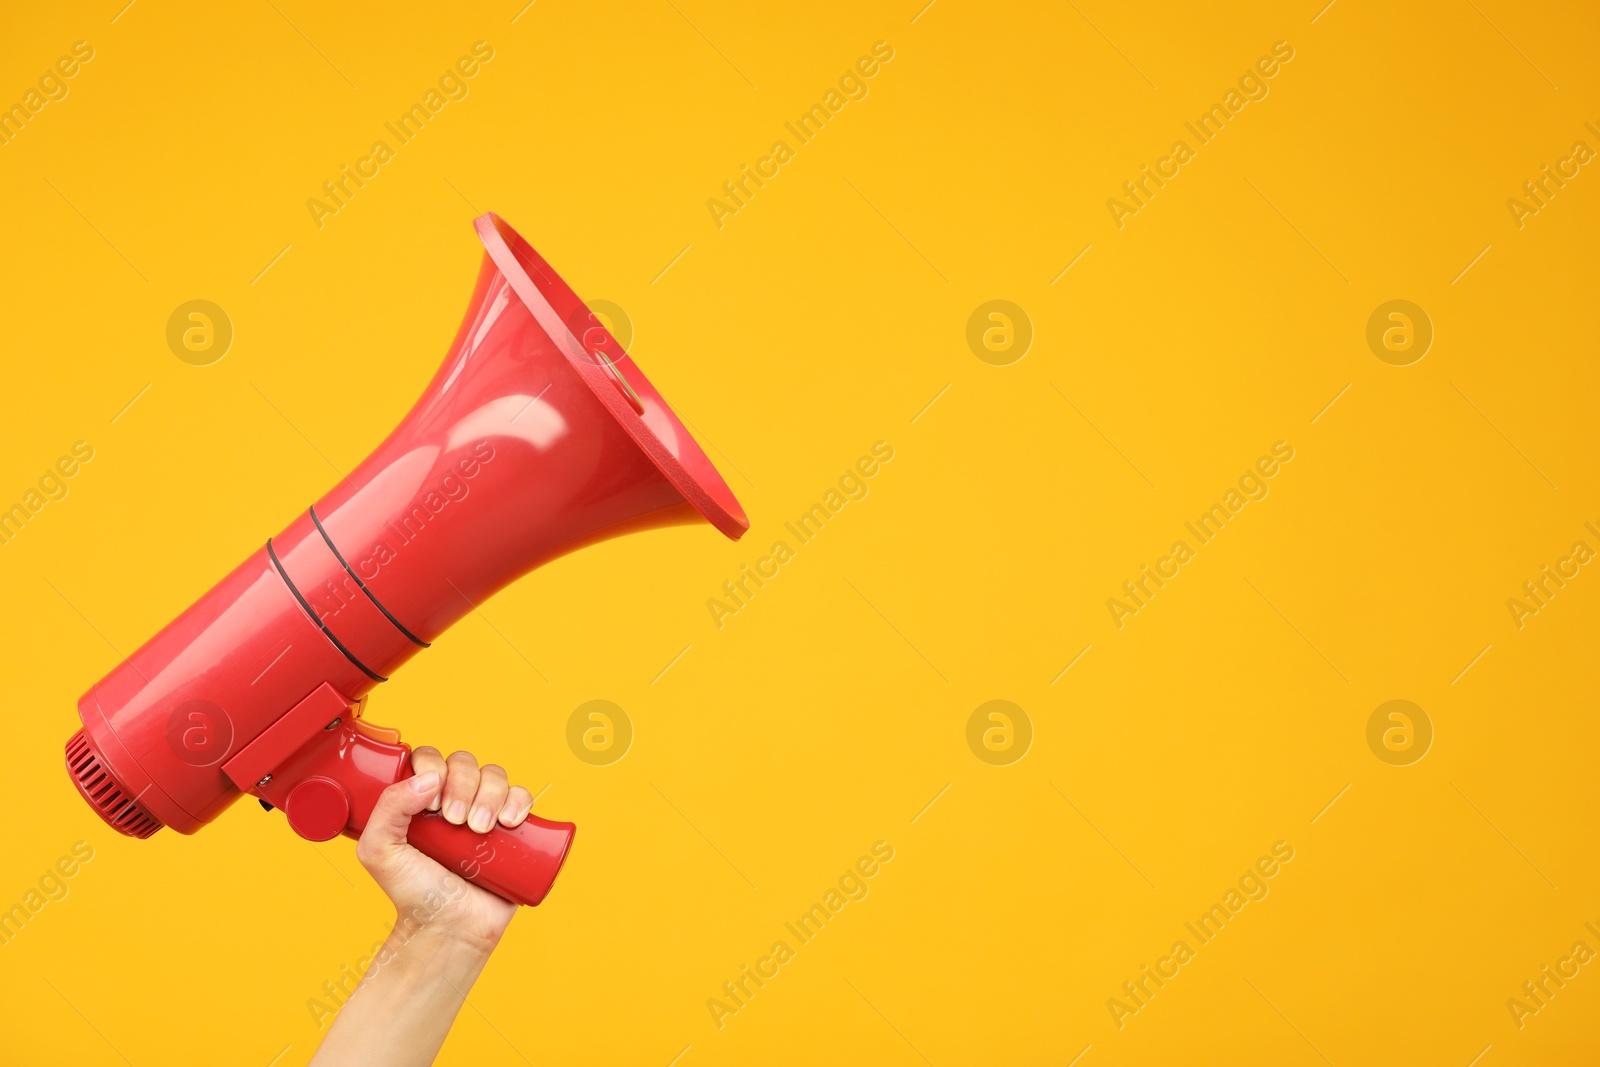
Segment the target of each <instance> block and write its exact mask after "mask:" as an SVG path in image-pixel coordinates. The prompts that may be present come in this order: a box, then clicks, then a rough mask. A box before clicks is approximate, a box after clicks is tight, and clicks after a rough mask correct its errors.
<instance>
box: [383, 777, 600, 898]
mask: <svg viewBox="0 0 1600 1067" xmlns="http://www.w3.org/2000/svg"><path fill="white" fill-rule="evenodd" d="M405 777H407V778H409V777H411V772H410V764H409V761H408V762H407V768H406V775H405ZM576 830H577V827H575V826H574V825H573V824H572V823H570V822H551V821H550V820H548V819H541V818H539V816H537V815H529V816H528V817H527V818H526V819H525V820H523V822H522V823H521V824H520V825H518V826H515V827H510V828H508V827H504V826H501V825H499V824H498V823H496V824H495V825H494V826H493V827H491V828H490V830H489V831H488V832H487V833H482V834H480V833H478V832H477V831H476V830H474V829H472V828H471V827H469V826H457V825H455V824H454V823H451V822H447V821H446V820H445V818H444V816H442V815H440V814H439V813H438V812H433V811H425V812H423V813H422V814H420V815H417V816H415V817H413V818H412V820H411V827H410V829H409V830H408V831H407V834H406V838H407V840H408V841H410V842H411V844H412V846H413V847H415V848H416V849H417V850H418V851H419V852H421V853H422V854H423V855H424V856H427V857H428V858H429V859H431V860H433V861H434V862H436V863H438V864H439V865H440V866H442V867H444V868H446V869H447V870H450V871H453V872H454V873H456V874H459V875H460V876H461V877H463V878H465V879H466V880H467V881H469V882H471V883H472V884H473V885H476V886H480V887H481V888H483V889H487V890H488V891H489V892H491V893H493V894H495V895H496V896H501V897H504V898H505V899H507V900H509V901H511V902H512V903H513V904H522V905H525V906H527V907H532V906H533V905H535V904H538V903H539V902H540V901H542V900H544V898H545V894H546V893H548V892H550V886H551V884H552V883H554V882H555V879H556V874H557V872H559V871H560V870H561V864H562V861H564V860H565V859H566V856H567V849H568V848H569V847H571V845H572V837H573V834H574V833H575V832H576Z"/></svg>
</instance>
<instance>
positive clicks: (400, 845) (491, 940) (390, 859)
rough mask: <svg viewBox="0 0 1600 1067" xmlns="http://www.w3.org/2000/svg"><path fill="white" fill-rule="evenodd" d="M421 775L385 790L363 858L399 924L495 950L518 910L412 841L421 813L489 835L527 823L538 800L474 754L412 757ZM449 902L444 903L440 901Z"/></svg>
mask: <svg viewBox="0 0 1600 1067" xmlns="http://www.w3.org/2000/svg"><path fill="white" fill-rule="evenodd" d="M411 767H412V769H413V770H414V771H415V772H416V774H415V776H414V777H411V778H408V779H406V780H405V781H403V782H396V783H395V784H394V785H391V786H390V787H389V788H387V789H385V790H384V791H383V794H382V795H381V796H380V797H379V798H378V803H377V805H376V806H375V807H374V808H373V809H372V816H371V817H370V818H369V819H368V820H367V828H366V830H365V831H363V832H362V834H361V841H360V843H359V844H358V845H357V846H356V858H357V859H359V860H360V861H361V865H362V866H363V867H365V868H366V869H367V872H368V873H369V874H371V875H372V878H373V881H375V882H377V883H378V886H379V888H381V889H382V890H383V891H384V892H385V893H386V894H388V897H389V899H390V900H392V901H393V902H394V906H395V911H396V912H397V918H396V922H397V924H399V925H398V926H397V929H398V928H399V926H404V925H406V924H407V923H408V922H409V923H412V924H420V927H421V928H422V929H424V930H426V931H428V932H429V933H430V934H432V935H435V936H439V937H444V938H453V939H456V940H460V941H463V942H466V943H467V944H469V945H471V946H475V947H481V948H483V949H484V950H485V951H488V950H490V949H493V948H494V946H495V945H496V944H497V943H498V942H499V940H500V935H501V934H503V933H504V932H505V929H506V926H507V924H509V923H510V922H511V919H512V917H513V916H515V915H516V913H517V906H516V905H515V904H512V903H510V902H509V901H506V900H503V899H501V898H500V897H497V896H495V895H494V894H493V893H490V892H488V891H487V890H483V889H479V888H478V887H477V886H475V885H473V884H472V883H470V882H468V881H467V880H466V879H464V878H462V877H461V876H460V875H458V874H456V873H455V872H454V871H451V870H449V869H447V868H445V867H442V866H440V865H439V864H438V863H436V862H434V861H433V860H431V859H429V858H428V857H427V856H424V855H423V854H422V853H421V852H418V851H417V850H416V849H415V848H412V847H411V846H410V845H409V844H407V843H406V830H407V829H408V828H409V827H410V825H411V819H412V817H413V816H414V815H416V814H418V813H419V812H421V811H423V810H428V811H438V812H440V813H441V815H442V816H443V818H444V819H445V820H446V821H447V822H451V823H454V824H455V825H457V826H460V825H462V824H465V825H467V826H468V827H471V828H472V829H473V830H475V831H476V832H478V833H480V834H484V833H488V832H489V830H491V829H492V828H493V827H494V826H495V825H496V824H497V823H498V824H499V825H501V826H504V827H507V828H510V827H515V826H520V825H522V822H523V820H525V819H527V817H528V811H529V810H530V809H531V808H532V807H533V796H532V794H530V793H529V792H528V791H527V790H526V789H524V788H523V787H522V786H520V785H517V786H513V785H511V784H510V782H509V781H508V780H507V778H506V772H505V769H504V768H503V767H498V766H496V765H495V764H493V763H486V764H484V765H483V766H482V767H480V766H478V761H477V759H475V758H474V757H473V755H472V753H470V752H456V753H453V754H451V756H450V758H449V759H446V758H445V757H444V756H443V755H441V754H440V753H439V750H438V749H436V748H427V747H423V748H419V749H417V750H416V751H415V752H413V753H412V754H411ZM441 898H442V899H441Z"/></svg>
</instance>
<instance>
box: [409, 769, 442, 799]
mask: <svg viewBox="0 0 1600 1067" xmlns="http://www.w3.org/2000/svg"><path fill="white" fill-rule="evenodd" d="M437 788H439V772H438V771H429V772H428V773H427V774H419V775H417V776H416V777H415V778H413V779H411V789H412V791H413V792H417V793H431V792H433V791H434V790H435V789H437ZM434 803H435V804H437V803H438V801H434Z"/></svg>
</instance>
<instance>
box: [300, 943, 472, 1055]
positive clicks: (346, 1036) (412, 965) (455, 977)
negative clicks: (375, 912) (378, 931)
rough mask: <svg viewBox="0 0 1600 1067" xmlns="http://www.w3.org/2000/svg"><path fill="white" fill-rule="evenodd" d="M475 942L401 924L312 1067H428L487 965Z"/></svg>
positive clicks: (345, 1010)
mask: <svg viewBox="0 0 1600 1067" xmlns="http://www.w3.org/2000/svg"><path fill="white" fill-rule="evenodd" d="M492 948H493V946H492V945H475V944H470V943H468V942H464V941H462V940H459V939H456V938H451V937H447V936H441V935H436V934H434V933H432V932H430V931H428V930H423V931H420V932H416V933H415V934H414V935H413V936H410V937H407V936H406V935H405V934H404V933H402V931H401V929H400V928H399V927H396V929H395V931H394V932H393V933H391V934H390V935H389V938H388V940H387V941H385V942H384V945H383V949H382V950H381V951H380V952H379V953H378V955H377V957H376V958H375V959H374V960H373V962H372V966H371V967H369V968H368V969H367V973H366V976H365V977H364V978H363V979H362V981H361V985H360V986H358V987H357V988H356V991H355V993H354V994H352V995H351V997H350V999H349V1000H348V1001H347V1002H346V1003H345V1005H344V1008H343V1009H342V1010H341V1011H340V1012H339V1017H338V1018H337V1019H335V1020H334V1023H333V1026H332V1027H331V1028H330V1029H329V1031H328V1036H327V1037H326V1038H324V1039H323V1042H322V1047H321V1048H320V1049H318V1050H317V1054H316V1056H315V1057H313V1058H312V1061H311V1064H312V1067H426V1065H427V1064H431V1063H432V1062H433V1060H434V1057H435V1056H436V1055H438V1052H439V1047H440V1046H441V1045H443V1044H444V1039H445V1035H446V1034H448V1033H449V1031H450V1024H451V1023H452V1022H453V1021H454V1020H455V1017H456V1014H457V1012H459V1011H460V1010H461V1005H462V1003H463V1002H464V1001H465V999H466V995H467V991H468V990H469V989H471V988H472V983H473V982H475V981H477V979H478V975H479V974H480V973H481V972H482V971H483V968H484V965H485V964H486V963H487V962H488V960H489V952H490V950H491V949H492Z"/></svg>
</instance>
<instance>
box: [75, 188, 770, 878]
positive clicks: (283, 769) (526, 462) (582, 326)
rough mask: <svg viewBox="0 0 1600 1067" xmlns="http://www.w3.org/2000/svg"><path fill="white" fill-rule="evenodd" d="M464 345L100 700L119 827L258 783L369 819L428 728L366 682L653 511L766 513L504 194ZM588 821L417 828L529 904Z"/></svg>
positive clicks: (173, 819) (450, 856)
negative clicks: (567, 556) (504, 212)
mask: <svg viewBox="0 0 1600 1067" xmlns="http://www.w3.org/2000/svg"><path fill="white" fill-rule="evenodd" d="M475 226H476V229H477V232H478V235H479V237H480V238H481V239H482V241H483V243H484V246H485V253H486V254H485V257H484V261H483V266H482V269H481V271H480V272H479V276H478V281H477V286H476V289H475V291H474V293H473V296H472V301H471V303H470V305H469V306H468V310H467V314H466V317H465V318H464V320H463V322H462V325H461V329H460V331H459V333H458V334H457V336H456V339H455V342H454V344H453V345H452V347H451V349H450V352H449V355H448V356H447V357H446V359H445V361H444V364H443V366H442V367H440V369H439V371H438V373H437V374H436V375H435V377H434V379H433V381H432V382H431V383H430V384H429V386H428V388H427V390H426V391H425V392H424V393H423V395H422V398H421V399H420V400H419V401H418V402H417V404H416V405H415V407H413V408H412V410H411V412H410V413H409V414H408V415H407V416H406V417H405V419H404V420H403V421H402V422H401V423H400V425H399V426H398V427H397V428H396V429H395V430H394V432H393V433H391V434H390V435H389V437H388V439H387V440H385V441H384V442H383V443H382V444H381V445H380V446H379V447H378V448H377V450H376V451H374V452H373V453H372V454H371V455H370V456H369V457H368V458H367V459H366V460H365V461H363V462H362V463H361V465H360V466H359V467H357V468H356V469H355V470H354V471H352V472H351V473H350V474H349V475H348V476H346V477H344V478H342V479H341V480H340V482H339V483H338V484H337V485H335V486H334V488H333V489H332V490H330V491H329V492H328V493H327V495H325V496H324V497H323V498H322V499H321V500H319V501H317V502H316V504H314V505H312V506H311V507H310V508H308V509H307V511H306V512H305V513H304V514H302V515H300V516H299V517H298V518H296V519H295V520H294V521H293V522H292V523H290V524H289V526H288V528H287V529H285V530H284V531H283V532H282V533H280V534H278V535H276V536H274V537H272V538H270V539H268V540H267V542H266V544H264V545H263V546H262V547H261V548H260V549H259V550H257V551H256V552H255V553H254V554H252V555H251V556H250V557H249V558H248V559H246V560H245V561H244V562H243V563H242V564H240V565H239V566H238V567H237V568H235V569H234V571H233V572H232V573H231V574H229V575H228V576H227V577H225V578H223V579H222V581H220V582H219V583H217V585H216V586H215V587H213V588H212V589H211V590H210V591H209V592H207V593H206V594H205V595H204V596H202V597H201V598H200V599H199V600H197V601H196V602H195V603H194V604H193V605H192V606H190V607H189V608H188V610H186V611H184V612H183V614H181V615H180V616H178V618H177V619H175V620H174V621H173V622H172V623H170V624H169V625H168V626H167V627H166V628H165V629H163V630H161V631H160V632H159V633H158V634H156V635H155V636H154V637H153V638H151V639H150V640H149V641H148V642H147V643H145V645H144V646H142V647H141V648H140V649H139V650H138V651H136V652H134V653H133V654H132V655H131V656H129V657H128V658H127V659H126V660H124V661H123V662H122V663H121V664H120V665H118V666H117V667H116V668H115V669H114V670H112V671H111V673H109V674H108V675H106V676H105V677H104V678H103V679H101V680H100V681H99V682H98V683H97V684H95V685H94V686H93V687H92V688H91V689H90V690H89V691H88V692H87V693H86V694H84V696H83V698H82V699H81V700H80V701H79V705H78V711H79V716H80V718H81V719H82V721H83V728H82V729H81V730H80V731H78V733H77V734H76V735H75V736H74V737H73V738H72V739H71V741H69V742H68V744H67V766H68V770H69V772H70V773H71V775H72V778H73V781H74V782H75V783H76V784H77V786H78V789H79V791H80V792H81V793H82V795H83V797H84V799H85V800H87V801H88V802H89V804H90V805H91V806H92V807H94V808H95V810H96V811H98V812H99V813H100V814H101V815H102V817H104V818H105V820H106V821H107V822H108V823H109V824H110V825H111V826H113V827H114V828H116V829H117V830H119V831H121V832H122V833H125V834H128V835H130V836H133V837H141V838H142V837H148V836H150V835H151V834H153V833H154V832H155V831H156V830H158V829H160V828H161V827H162V826H170V827H172V828H173V829H175V830H178V831H180V832H182V833H185V834H189V833H194V832H195V831H197V830H198V829H199V828H200V827H202V826H204V825H205V824H206V823H208V822H210V821H211V820H212V819H214V818H216V817H217V816H218V815H219V814H220V813H221V812H222V811H223V810H224V809H225V808H227V807H228V806H229V805H230V804H232V803H233V802H234V801H236V800H238V799H239V798H240V797H241V796H242V795H243V794H245V793H250V794H253V795H255V796H256V797H258V798H260V799H261V800H262V801H263V802H265V803H266V804H268V805H271V806H273V807H276V808H280V809H282V810H283V812H284V814H285V815H286V816H287V818H288V822H289V825H290V826H291V827H292V828H293V829H294V830H295V832H297V833H299V834H300V835H301V836H303V837H306V838H309V839H312V840H319V841H320V840H328V839H331V838H333V837H336V836H338V835H340V834H344V835H346V836H349V837H356V836H359V834H360V832H361V830H362V828H363V827H364V826H365V825H366V821H367V818H368V816H369V815H370V813H371V811H372V807H373V804H374V803H375V802H376V800H377V797H378V794H379V793H380V792H381V791H382V790H383V789H384V788H385V787H387V786H388V785H390V784H392V783H394V782H396V781H399V780H401V779H403V778H405V777H408V776H409V775H410V773H411V771H410V758H409V757H410V748H409V746H408V745H406V744H404V743H402V742H401V741H400V739H399V734H398V732H397V731H395V730H391V729H386V728H384V727H379V726H375V725H373V724H371V723H370V722H368V721H367V720H366V719H365V718H364V717H363V712H364V706H365V698H366V695H367V693H368V692H369V691H370V690H371V689H372V688H373V687H374V686H376V685H377V684H378V683H379V682H382V681H386V680H387V679H388V678H389V677H390V676H391V675H392V674H393V673H394V671H395V670H397V669H398V668H399V667H400V665H401V664H403V663H405V662H406V661H407V660H409V659H410V658H411V657H412V656H414V655H416V654H417V653H418V652H419V651H421V650H422V649H424V648H427V647H428V644H429V642H431V641H432V640H434V639H435V638H436V637H438V636H439V635H440V634H441V633H443V632H444V631H445V630H446V629H448V628H449V627H450V625H451V624H452V623H454V622H455V621H456V620H457V619H459V618H461V617H462V616H463V615H466V614H467V613H468V612H471V611H473V610H475V609H476V608H477V606H478V605H479V604H481V603H482V602H483V601H484V600H485V599H487V598H488V597H490V596H491V595H493V594H494V593H495V592H496V591H497V590H498V589H500V588H501V587H503V586H505V585H506V584H508V583H510V582H511V581H513V580H515V579H516V578H517V577H519V576H521V575H522V574H525V573H527V572H528V571H530V570H532V569H533V568H535V567H537V566H539V565H541V564H543V563H545V562H548V561H549V560H551V559H553V558H555V557H557V556H559V555H562V554H564V553H566V552H569V551H572V550H573V549H575V548H579V547H581V546H583V545H586V544H591V543H593V542H595V541H599V540H603V539H606V538H610V537H613V536H616V535H619V534H622V533H627V532H631V531H634V530H642V529H649V528H653V527H658V526H666V525H676V524H682V523H688V522H696V521H699V520H700V519H701V518H705V519H707V520H709V521H710V522H711V523H712V524H713V525H714V526H716V527H717V528H718V529H719V530H721V531H722V532H723V533H725V534H727V535H728V536H729V537H733V538H737V537H739V536H740V535H741V534H743V533H744V531H745V530H746V529H747V528H748V521H747V520H746V518H745V516H744V513H743V511H742V510H741V509H740V507H739V504H738V501H737V500H735V499H734V496H733V493H732V492H731V491H730V490H729V489H728V486H727V484H726V483H725V482H724V481H723V480H722V478H721V476H720V475H718V473H717V471H716V469H715V467H714V466H713V465H712V464H711V462H710V460H709V459H708V458H707V457H706V455H705V453H704V452H703V451H702V450H701V449H700V447H699V446H698V445H697V444H696V443H695V442H694V440H693V438H691V437H690V436H689V434H688V432H687V431H686V430H685V429H684V427H683V424H682V423H681V422H680V421H679V420H678V418H677V417H676V416H675V415H674V414H673V413H672V410H671V409H670V408H669V407H668V406H667V404H666V402H665V401H663V400H662V399H661V396H660V394H659V393H657V392H656V391H655V389H654V388H653V387H651V385H650V383H649V382H648V381H647V380H646V379H645V378H644V376H643V375H642V374H641V373H640V372H639V371H638V368H637V367H635V366H634V365H633V363H632V361H631V360H630V359H629V358H628V356H627V354H626V352H624V351H623V350H622V348H621V346H620V345H618V344H617V342H616V340H615V338H613V337H612V336H611V334H610V332H609V331H608V330H607V329H605V327H604V326H603V325H602V324H600V323H599V322H598V321H597V320H596V319H595V317H594V316H593V314H592V313H590V312H589V310H588V308H587V307H586V306H585V305H584V304H583V302H582V301H581V300H579V299H578V297H577V296H576V295H575V294H574V293H573V292H572V290H571V289H570V288H568V286H567V285H566V284H565V283H564V282H563V281H562V280H561V279H560V277H559V276H558V275H557V274H556V273H555V272H554V271H553V270H552V269H551V268H550V267H549V265H548V264H547V263H545V261H544V260H543V259H541V258H540V257H539V255H538V254H537V253H536V252H534V251H533V249H532V248H531V247H530V246H529V245H528V244H527V242H525V241H524V240H522V238H521V237H519V236H518V235H517V234H516V233H515V232H514V231H513V230H511V228H510V227H509V226H507V225H506V224H505V223H504V222H503V221H502V220H500V219H499V218H498V217H496V216H494V215H492V214H491V215H485V216H483V217H482V218H480V219H478V220H477V222H476V223H475ZM574 829H575V828H574V827H573V825H572V824H571V823H562V822H551V821H547V820H544V819H541V818H539V817H537V816H529V818H528V819H527V821H526V822H524V823H523V824H522V825H520V826H518V827H516V828H514V829H507V828H505V827H502V826H498V825H496V826H495V827H494V828H493V829H492V830H490V831H489V832H488V833H487V834H478V833H476V832H474V831H472V830H471V829H469V828H467V827H465V826H456V825H453V824H450V823H448V822H446V821H445V820H444V819H443V818H442V817H441V816H439V815H437V814H434V813H424V814H422V815H419V816H417V817H415V818H414V819H413V820H412V823H411V828H410V834H409V839H410V841H411V842H412V844H413V845H415V846H416V847H417V848H418V849H420V850H421V851H422V852H424V853H425V854H427V855H429V856H430V857H432V858H433V859H435V860H437V861H439V862H440V863H442V864H444V865H445V866H446V867H448V868H450V869H451V870H453V871H455V872H456V873H458V874H460V875H461V876H462V877H465V878H467V879H468V880H469V881H472V882H474V883H476V884H478V885H480V886H483V887H484V888H486V889H489V890H490V891H492V892H495V893H497V894H499V895H500V896H503V897H505V898H506V899H508V900H512V901H514V902H516V903H519V904H529V905H531V904H537V903H539V902H540V901H541V900H542V899H543V898H544V896H545V894H546V893H547V892H548V891H549V888H550V885H551V883H552V882H553V880H554V879H555V876H556V873H557V871H559V869H560V867H561V864H562V862H563V860H564V859H565V856H566V853H567V849H568V847H569V846H570V844H571V841H572V837H573V833H574Z"/></svg>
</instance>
